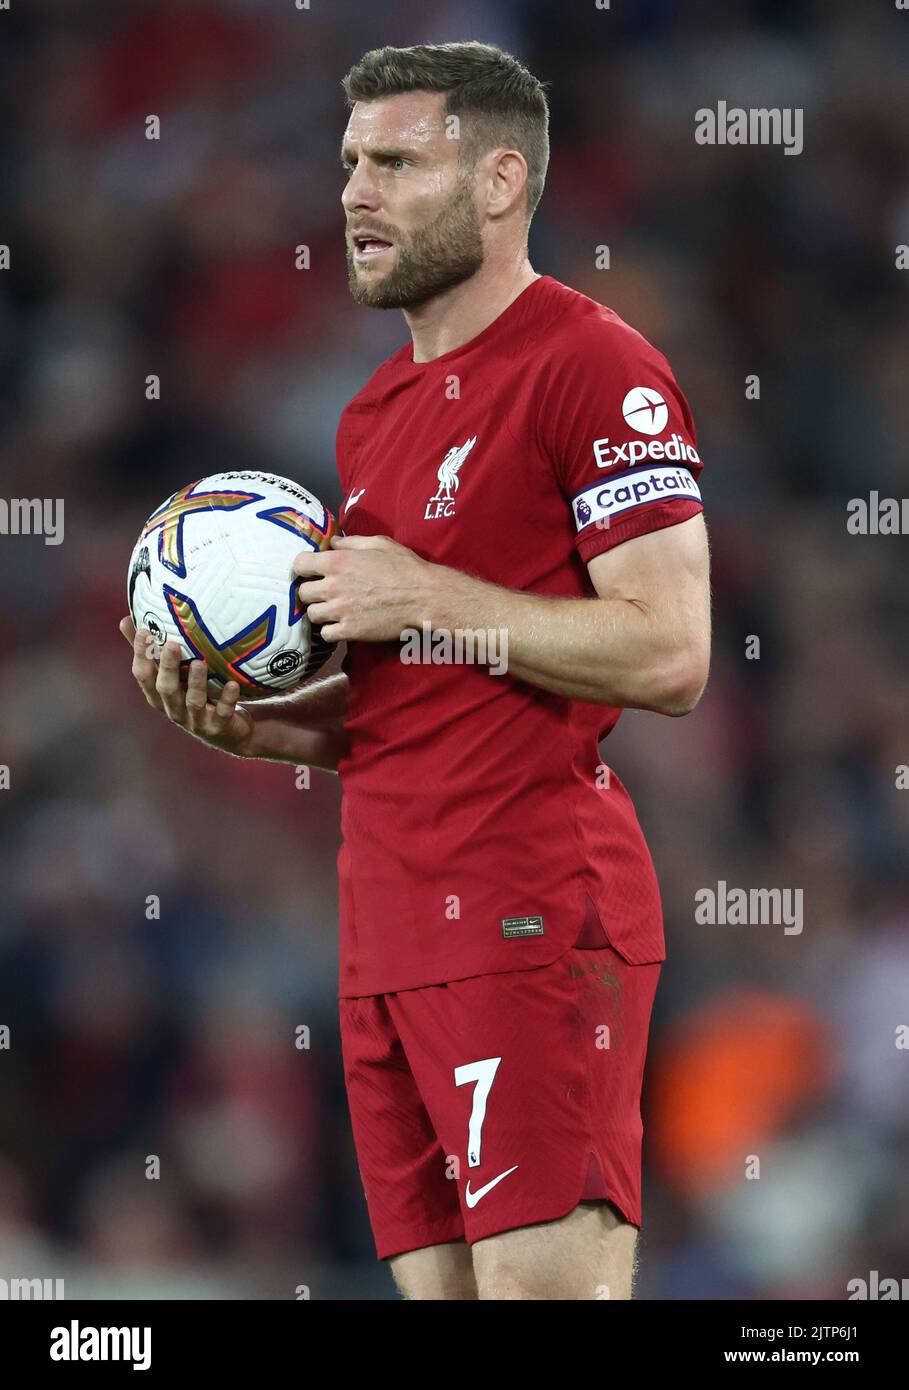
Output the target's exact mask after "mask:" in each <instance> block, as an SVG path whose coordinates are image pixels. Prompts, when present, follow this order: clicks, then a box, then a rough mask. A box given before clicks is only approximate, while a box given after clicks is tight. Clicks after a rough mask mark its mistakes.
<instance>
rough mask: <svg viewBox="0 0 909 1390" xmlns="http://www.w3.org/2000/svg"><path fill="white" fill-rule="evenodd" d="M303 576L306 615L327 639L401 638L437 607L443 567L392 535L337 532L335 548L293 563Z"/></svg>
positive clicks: (312, 552) (304, 554) (310, 553)
mask: <svg viewBox="0 0 909 1390" xmlns="http://www.w3.org/2000/svg"><path fill="white" fill-rule="evenodd" d="M294 573H295V574H299V575H301V576H302V580H303V582H302V583H301V584H300V586H299V592H300V598H301V600H302V602H303V603H304V604H306V616H307V617H308V618H309V620H310V622H312V623H314V624H315V625H316V626H317V627H319V628H320V629H321V632H322V636H323V637H324V638H325V640H326V641H327V642H340V641H348V642H357V641H359V642H397V640H398V639H399V637H400V636H401V633H402V632H403V631H404V629H405V628H410V627H417V628H418V627H419V626H420V623H421V622H422V621H423V619H424V618H426V617H428V616H429V615H430V614H431V612H432V608H433V595H434V594H435V593H436V591H437V589H438V588H439V587H440V585H441V584H442V583H443V576H445V575H447V574H451V573H453V571H450V570H448V569H447V568H446V567H445V566H444V565H433V564H430V563H429V561H428V560H421V559H420V557H419V555H416V554H415V553H414V552H413V551H412V550H408V549H407V546H406V545H399V544H398V542H397V541H393V540H391V539H390V538H389V537H388V536H335V537H334V538H333V540H332V542H331V550H304V551H303V552H302V553H301V554H300V555H298V556H297V558H296V560H295V561H294Z"/></svg>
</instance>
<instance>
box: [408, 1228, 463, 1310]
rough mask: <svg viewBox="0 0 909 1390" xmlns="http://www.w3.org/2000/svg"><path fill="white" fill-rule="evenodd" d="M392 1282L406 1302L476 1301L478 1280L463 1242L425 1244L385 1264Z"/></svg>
mask: <svg viewBox="0 0 909 1390" xmlns="http://www.w3.org/2000/svg"><path fill="white" fill-rule="evenodd" d="M388 1263H389V1265H390V1266H391V1272H392V1274H393V1275H394V1279H395V1283H396V1284H397V1286H398V1289H399V1291H400V1293H401V1295H402V1297H404V1298H408V1299H411V1298H413V1299H444V1300H445V1301H446V1302H448V1301H451V1300H453V1299H461V1300H463V1299H475V1298H477V1297H478V1294H477V1281H476V1278H475V1277H474V1272H473V1260H472V1258H471V1253H470V1246H469V1245H468V1244H467V1243H466V1241H463V1240H460V1241H450V1242H447V1243H446V1244H444V1245H428V1246H426V1248H425V1249H423V1250H409V1251H408V1252H407V1254H406V1255H395V1256H393V1257H392V1259H390V1260H389V1261H388Z"/></svg>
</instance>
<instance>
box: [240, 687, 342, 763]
mask: <svg viewBox="0 0 909 1390" xmlns="http://www.w3.org/2000/svg"><path fill="white" fill-rule="evenodd" d="M347 685H348V681H347V677H346V675H344V673H343V672H340V673H339V674H338V675H334V676H328V677H326V678H324V679H322V680H316V681H313V682H312V683H311V684H309V685H305V686H304V687H303V689H302V690H300V691H296V692H295V693H294V694H292V695H283V696H280V697H278V698H276V699H269V700H258V701H256V702H255V703H250V704H247V705H244V706H243V708H244V710H245V711H246V713H247V714H248V715H249V716H250V718H251V719H252V721H253V732H252V739H251V742H250V746H249V749H248V750H247V751H246V753H245V756H246V757H250V758H264V759H266V760H267V761H272V762H282V763H299V764H301V765H305V766H307V767H315V768H319V769H321V770H322V771H323V772H337V770H338V760H339V758H341V757H342V756H343V755H344V753H345V751H346V748H347V739H346V735H345V733H344V716H345V714H346V712H347Z"/></svg>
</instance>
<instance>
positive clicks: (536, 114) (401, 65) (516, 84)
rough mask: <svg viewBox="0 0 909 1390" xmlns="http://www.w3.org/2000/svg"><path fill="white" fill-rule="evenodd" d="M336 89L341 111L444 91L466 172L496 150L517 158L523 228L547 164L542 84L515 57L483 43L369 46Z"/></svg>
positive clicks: (536, 200) (539, 192) (545, 105)
mask: <svg viewBox="0 0 909 1390" xmlns="http://www.w3.org/2000/svg"><path fill="white" fill-rule="evenodd" d="M341 86H342V87H343V88H344V95H345V96H346V97H347V103H348V105H349V106H353V104H354V102H357V101H378V100H380V99H381V98H382V97H390V96H397V95H398V94H399V93H401V92H444V93H445V107H444V112H445V115H446V116H466V117H467V121H466V130H465V132H464V139H463V141H462V143H461V146H460V154H461V159H462V160H463V161H464V162H465V164H467V165H468V167H470V166H473V165H474V164H476V162H477V160H478V159H479V158H480V156H481V155H483V154H485V153H486V151H487V150H492V149H495V148H496V147H497V146H499V145H505V146H507V147H508V148H510V149H515V150H520V152H521V154H522V155H523V156H524V158H525V160H526V161H527V221H528V223H529V222H530V219H531V218H532V217H533V214H534V212H535V211H536V207H537V204H538V203H539V201H540V197H541V195H542V193H543V184H544V183H545V181H546V166H547V165H548V163H549V103H548V101H547V99H546V91H545V85H544V83H542V82H540V81H539V79H538V78H536V77H534V75H533V73H531V72H528V70H527V68H525V67H524V65H523V64H522V63H519V62H518V60H517V58H513V57H512V55H511V54H510V53H505V52H503V50H502V49H501V48H495V47H494V46H493V45H492V44H489V43H474V42H470V43H434V44H417V45H415V46H414V47H413V48H391V47H386V48H374V49H372V50H371V52H369V53H366V54H364V56H363V57H362V58H361V59H360V61H359V62H358V63H355V64H354V65H353V67H352V68H351V69H350V72H349V73H348V74H347V76H346V77H344V78H343V79H342V81H341Z"/></svg>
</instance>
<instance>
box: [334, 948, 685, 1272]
mask: <svg viewBox="0 0 909 1390" xmlns="http://www.w3.org/2000/svg"><path fill="white" fill-rule="evenodd" d="M659 973H660V964H659V963H654V964H649V965H629V964H628V963H627V962H626V961H625V960H623V958H622V957H621V956H620V955H619V954H618V952H616V951H615V950H614V949H613V948H612V947H611V946H600V947H597V948H596V949H593V950H590V949H584V948H579V947H574V948H573V949H571V950H569V951H567V952H566V953H565V955H563V956H561V957H560V958H559V959H558V960H557V961H555V962H554V963H553V964H552V965H548V966H544V967H542V968H541V969H539V970H523V971H517V972H515V973H513V974H502V975H487V976H483V977H481V978H478V979H470V980H459V981H456V982H455V983H454V984H446V985H433V986H430V987H429V988H426V989H412V990H405V991H402V992H400V993H397V994H381V995H375V996H370V997H367V998H362V999H341V1001H340V1008H341V1042H342V1049H343V1054H344V1072H345V1079H346V1084H347V1094H348V1098H349V1101H350V1113H351V1120H352V1123H353V1133H354V1142H355V1144H356V1149H357V1158H358V1160H359V1165H360V1175H361V1177H362V1179H363V1186H364V1189H365V1192H366V1201H367V1205H368V1207H369V1218H370V1222H371V1224H372V1230H373V1235H374V1237H375V1242H376V1250H377V1253H378V1257H379V1259H386V1258H387V1257H388V1256H390V1255H397V1254H401V1253H403V1252H404V1251H407V1250H418V1249H420V1248H421V1247H423V1246H427V1245H438V1244H440V1243H442V1242H443V1241H453V1240H465V1239H466V1240H467V1241H468V1243H471V1244H472V1243H473V1242H474V1241H477V1240H483V1239H484V1238H485V1237H487V1236H492V1235H496V1234H497V1233H498V1232H499V1231H508V1230H512V1229H514V1228H515V1227H518V1226H528V1225H533V1224H535V1223H537V1222H540V1221H554V1220H556V1219H557V1218H559V1217H561V1216H565V1215H567V1213H568V1212H570V1211H573V1210H574V1208H575V1207H576V1206H577V1204H578V1202H580V1201H585V1200H587V1201H591V1200H596V1199H607V1200H608V1201H610V1202H612V1203H613V1204H614V1205H615V1207H617V1208H618V1211H619V1212H620V1214H621V1215H622V1216H623V1217H624V1219H625V1220H626V1221H630V1222H632V1223H633V1224H634V1225H636V1226H640V1224H641V1133H642V1126H641V1111H640V1096H641V1081H642V1077H643V1072H644V1059H645V1055H646V1051H647V1033H648V1028H649V1026H650V1013H651V1008H652V1005H653V997H654V993H655V991H656V986H657V980H658V978H659Z"/></svg>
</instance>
